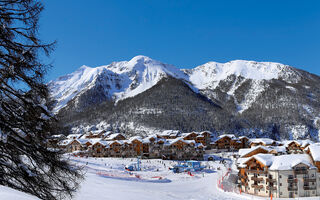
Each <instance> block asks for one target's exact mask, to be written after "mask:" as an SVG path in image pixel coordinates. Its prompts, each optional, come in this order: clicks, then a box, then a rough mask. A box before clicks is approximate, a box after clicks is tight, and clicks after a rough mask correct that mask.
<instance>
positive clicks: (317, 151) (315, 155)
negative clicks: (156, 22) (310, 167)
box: [306, 143, 320, 162]
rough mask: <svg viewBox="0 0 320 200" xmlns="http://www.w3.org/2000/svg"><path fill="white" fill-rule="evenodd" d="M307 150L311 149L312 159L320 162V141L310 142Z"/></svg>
mask: <svg viewBox="0 0 320 200" xmlns="http://www.w3.org/2000/svg"><path fill="white" fill-rule="evenodd" d="M306 150H309V151H310V154H311V156H312V159H313V160H314V161H315V162H319V161H320V143H314V144H310V145H309V146H308V147H307V149H306Z"/></svg>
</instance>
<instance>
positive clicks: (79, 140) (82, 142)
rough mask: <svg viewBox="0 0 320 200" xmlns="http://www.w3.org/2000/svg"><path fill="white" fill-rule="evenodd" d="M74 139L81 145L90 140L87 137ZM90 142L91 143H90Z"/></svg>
mask: <svg viewBox="0 0 320 200" xmlns="http://www.w3.org/2000/svg"><path fill="white" fill-rule="evenodd" d="M76 141H78V142H79V143H80V144H81V145H84V144H86V143H87V142H90V143H91V141H90V140H89V139H76ZM91 144H92V143H91Z"/></svg>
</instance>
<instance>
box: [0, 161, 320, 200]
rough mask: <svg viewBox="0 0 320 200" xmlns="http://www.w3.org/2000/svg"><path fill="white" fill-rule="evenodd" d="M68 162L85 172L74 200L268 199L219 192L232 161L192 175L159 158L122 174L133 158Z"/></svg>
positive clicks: (6, 195) (3, 193)
mask: <svg viewBox="0 0 320 200" xmlns="http://www.w3.org/2000/svg"><path fill="white" fill-rule="evenodd" d="M70 160H71V162H73V163H76V164H77V165H81V166H84V169H85V171H86V178H85V180H84V181H83V183H82V184H81V188H80V190H79V192H78V193H77V194H76V196H75V199H76V200H88V199H91V200H94V199H103V200H109V199H110V200H111V199H125V200H135V199H139V200H150V199H152V200H180V199H181V200H182V199H184V200H185V199H190V200H218V199H219V200H234V199H260V200H266V199H269V198H261V197H254V196H251V195H247V194H243V193H242V194H236V193H232V192H224V191H222V190H221V189H218V187H217V183H218V180H219V178H220V177H221V176H222V175H223V174H225V173H226V172H227V168H228V167H232V166H231V164H232V162H231V161H228V162H227V163H226V164H221V163H220V162H219V161H208V162H202V165H204V166H206V167H207V169H206V170H204V171H203V172H199V173H193V174H192V176H191V175H189V174H188V173H179V174H174V173H173V172H172V171H170V170H168V167H169V166H170V165H174V164H177V162H174V161H162V160H159V159H150V160H142V161H141V167H142V171H139V172H133V173H129V172H127V171H125V170H124V167H125V165H127V164H130V163H132V162H135V161H136V159H130V158H125V159H122V158H78V157H70ZM218 168H219V169H218ZM232 168H233V167H232ZM0 199H12V200H35V199H37V198H34V197H32V196H30V195H27V194H24V193H22V192H17V191H15V190H12V189H9V188H7V187H0ZM274 199H275V198H274ZM300 199H303V198H300ZM306 199H308V200H309V199H310V200H311V199H312V200H313V199H319V198H306Z"/></svg>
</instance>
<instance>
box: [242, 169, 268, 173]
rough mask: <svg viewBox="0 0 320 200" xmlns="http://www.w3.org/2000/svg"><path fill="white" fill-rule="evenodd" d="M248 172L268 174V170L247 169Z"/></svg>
mask: <svg viewBox="0 0 320 200" xmlns="http://www.w3.org/2000/svg"><path fill="white" fill-rule="evenodd" d="M246 172H247V173H252V174H267V173H268V172H267V171H263V170H251V169H249V170H247V171H246Z"/></svg>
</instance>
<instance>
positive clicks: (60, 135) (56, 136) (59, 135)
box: [50, 134, 66, 138]
mask: <svg viewBox="0 0 320 200" xmlns="http://www.w3.org/2000/svg"><path fill="white" fill-rule="evenodd" d="M50 137H51V138H66V136H65V135H63V134H57V135H51V136H50Z"/></svg>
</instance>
